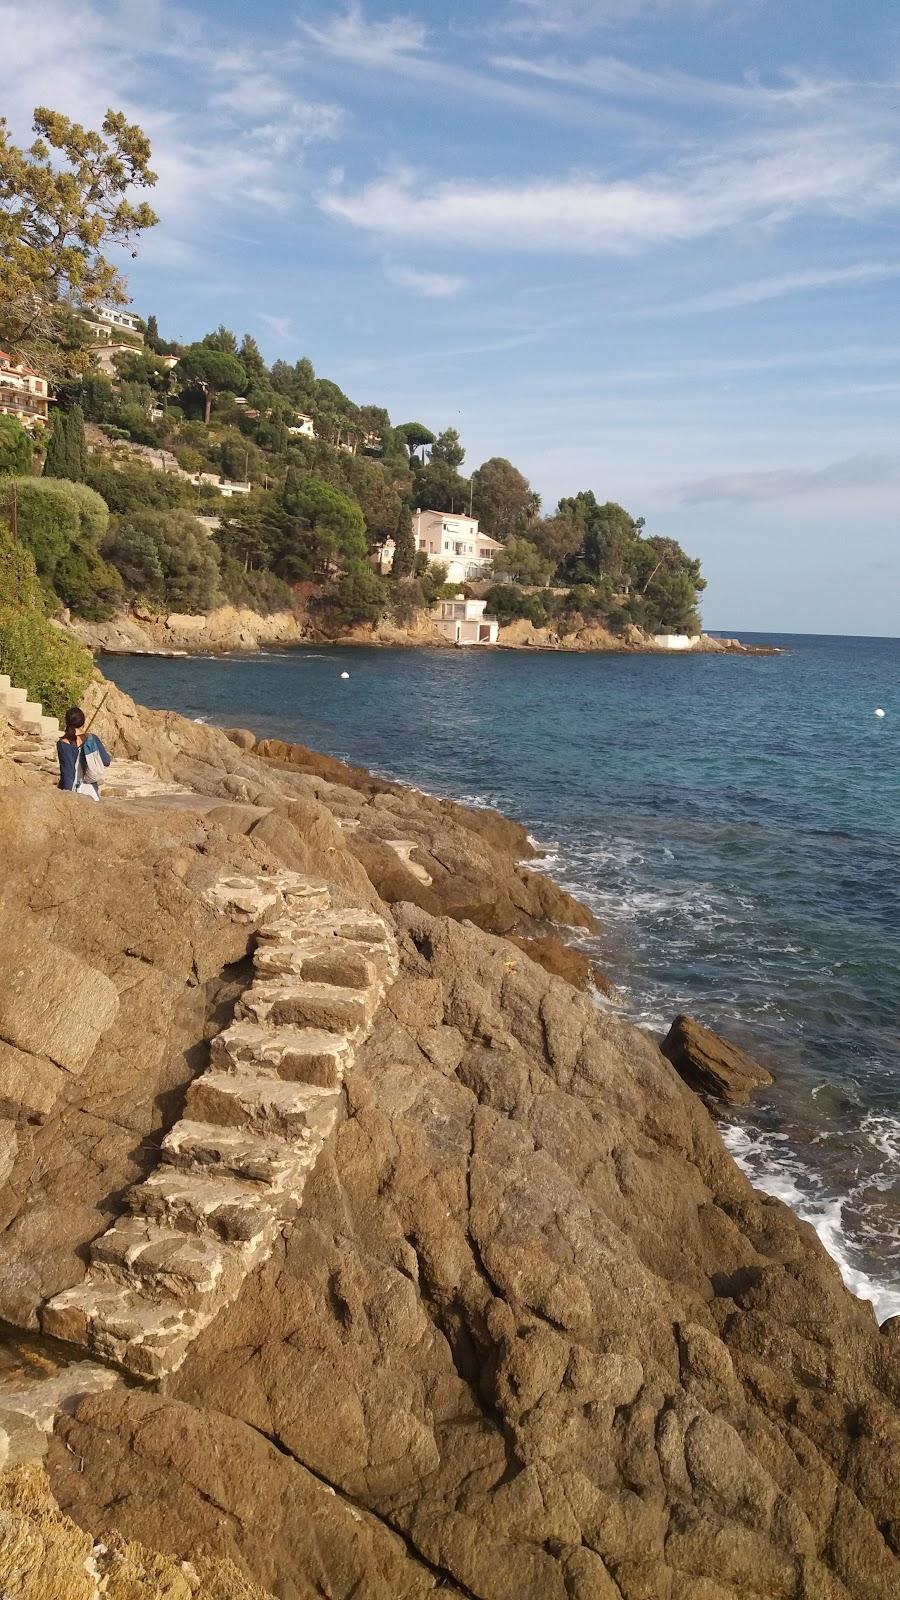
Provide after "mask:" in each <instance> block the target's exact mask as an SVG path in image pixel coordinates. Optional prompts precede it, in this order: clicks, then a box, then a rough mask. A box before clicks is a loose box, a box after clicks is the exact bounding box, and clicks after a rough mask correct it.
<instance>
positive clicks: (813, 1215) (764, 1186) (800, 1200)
mask: <svg viewBox="0 0 900 1600" xmlns="http://www.w3.org/2000/svg"><path fill="white" fill-rule="evenodd" d="M865 1120H866V1121H868V1120H869V1119H865ZM876 1120H878V1121H890V1122H891V1123H892V1131H889V1132H888V1133H887V1135H886V1136H887V1137H888V1139H889V1140H890V1141H893V1140H894V1139H900V1124H898V1123H897V1122H896V1121H894V1120H893V1119H876ZM720 1131H721V1134H722V1138H723V1140H724V1143H725V1145H726V1147H727V1148H728V1150H730V1152H731V1154H732V1155H733V1156H734V1159H735V1161H736V1162H737V1164H738V1166H739V1167H740V1168H741V1170H742V1171H743V1172H745V1173H746V1174H747V1177H748V1178H749V1179H750V1181H751V1183H753V1184H754V1185H755V1187H756V1188H757V1189H761V1190H762V1191H763V1193H764V1194H770V1195H773V1196H774V1197H775V1198H776V1199H778V1200H783V1201H784V1203H785V1205H787V1206H790V1208H791V1210H792V1211H793V1212H794V1214H795V1215H796V1216H798V1217H799V1218H800V1219H801V1221H803V1222H808V1223H809V1224H810V1225H811V1226H812V1227H813V1228H815V1230H816V1233H817V1234H818V1236H819V1239H820V1241H821V1243H822V1244H823V1245H824V1247H825V1249H826V1250H827V1251H828V1254H829V1255H830V1256H831V1259H832V1261H834V1262H835V1263H836V1264H837V1266H838V1267H839V1269H840V1273H841V1277H842V1278H843V1280H844V1283H845V1284H846V1286H847V1288H848V1289H849V1290H850V1291H851V1293H852V1294H855V1295H856V1296H857V1297H858V1299H860V1300H868V1301H870V1302H871V1304H872V1306H873V1307H874V1310H875V1315H876V1317H877V1318H878V1321H879V1322H885V1321H886V1320H887V1319H888V1317H895V1316H898V1315H900V1289H898V1288H897V1287H896V1286H895V1285H894V1284H892V1283H886V1282H884V1281H883V1280H881V1279H879V1278H876V1277H873V1276H872V1275H871V1274H870V1273H869V1272H866V1271H865V1270H864V1268H862V1267H861V1266H859V1265H858V1264H856V1263H854V1261H853V1260H852V1241H851V1238H850V1236H849V1234H848V1231H847V1229H846V1228H845V1225H844V1210H845V1208H846V1207H847V1206H848V1205H849V1204H850V1202H851V1200H852V1198H853V1195H852V1193H848V1194H847V1195H843V1196H841V1195H831V1196H827V1195H822V1194H818V1195H816V1194H815V1193H811V1192H809V1190H808V1189H807V1188H804V1187H802V1186H801V1185H802V1184H804V1183H805V1184H807V1185H809V1186H810V1189H813V1188H814V1187H815V1186H816V1185H818V1184H819V1183H820V1179H819V1177H818V1175H816V1174H813V1173H810V1172H807V1171H805V1170H804V1169H803V1167H802V1166H801V1165H800V1163H799V1162H798V1160H797V1157H796V1154H795V1152H794V1151H793V1150H792V1149H791V1143H790V1138H789V1136H788V1135H787V1134H778V1133H762V1132H760V1131H759V1130H754V1129H749V1128H745V1127H742V1126H740V1125H739V1124H734V1125H732V1126H731V1127H726V1128H722V1129H721V1130H720Z"/></svg>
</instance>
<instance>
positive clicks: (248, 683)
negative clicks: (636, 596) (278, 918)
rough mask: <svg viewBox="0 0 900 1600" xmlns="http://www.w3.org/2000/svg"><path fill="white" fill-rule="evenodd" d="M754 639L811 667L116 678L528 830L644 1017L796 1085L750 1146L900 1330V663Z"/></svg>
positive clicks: (718, 660)
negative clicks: (586, 912)
mask: <svg viewBox="0 0 900 1600" xmlns="http://www.w3.org/2000/svg"><path fill="white" fill-rule="evenodd" d="M744 637H745V638H747V639H748V640H749V641H750V642H753V643H771V644H776V645H780V646H783V647H784V651H785V653H784V654H781V655H777V656H760V657H752V658H746V657H744V658H742V657H737V656H696V657H690V656H688V657H676V656H649V655H557V654H537V655H529V654H528V653H526V652H524V651H523V652H505V651H497V652H477V651H471V652H466V651H450V650H448V651H429V650H421V651H419V650H380V649H379V650H375V649H372V650H369V649H361V648H330V649H322V648H319V649H309V650H307V649H294V650H290V651H282V652H271V653H265V654H260V655H255V656H252V657H247V656H241V657H226V658H222V657H216V658H200V659H197V658H191V659H161V658H151V657H128V658H126V657H108V658H105V659H104V660H103V661H102V663H101V664H102V667H103V670H104V672H106V673H107V675H108V676H109V677H111V678H113V679H114V681H115V682H116V683H118V684H119V685H120V686H121V687H122V688H123V689H125V690H127V692H128V693H129V694H132V695H134V696H135V698H136V699H138V700H140V701H141V702H143V703H144V704H145V705H151V706H160V707H164V706H167V707H171V708H173V709H175V710H177V711H180V712H182V713H183V714H184V715H186V716H189V717H200V718H203V719H205V720H209V721H211V722H214V723H219V724H221V725H223V726H229V725H230V726H244V727H249V728H252V729H254V730H255V731H256V732H257V733H258V734H259V735H276V736H279V737H281V738H285V739H294V740H298V741H300V742H301V743H303V744H307V745H311V746H312V747H314V748H315V749H318V750H324V751H328V752H329V753H330V754H331V755H334V756H339V757H341V758H343V759H345V760H347V761H352V762H354V763H357V764H360V765H363V766H367V767H370V768H372V769H373V770H374V771H375V772H378V773H381V774H383V775H386V776H389V777H392V778H397V779H400V780H402V781H404V782H406V783H410V784H413V785H415V786H417V787H419V788H421V789H426V790H430V791H432V792H434V793H437V794H444V795H451V796H454V797H455V798H457V799H460V800H465V801H467V802H469V803H470V804H473V805H491V806H496V807H498V808H499V810H501V811H503V812H506V813H507V814H508V815H510V816H513V817H516V818H518V819H519V820H520V821H521V822H523V823H524V824H525V825H526V827H527V828H528V829H529V831H530V833H531V834H532V836H533V838H534V839H535V840H536V841H538V842H539V843H540V844H541V845H542V846H543V847H544V849H545V850H546V852H547V854H546V858H545V862H544V866H545V868H546V870H548V871H550V872H551V873H552V874H553V876H554V877H555V878H556V879H557V880H558V881H559V882H561V883H563V884H564V885H565V886H566V887H567V888H569V889H571V890H572V891H573V892H574V893H575V894H577V895H578V896H579V897H580V898H581V899H583V900H584V901H585V902H587V903H588V904H589V905H590V906H591V907H592V909H593V910H594V911H595V912H596V914H597V917H598V918H599V921H600V924H601V932H600V935H599V937H598V938H597V939H590V940H582V941H580V942H584V943H586V944H587V945H588V946H589V947H590V949H591V950H592V952H593V954H594V955H595V956H596V959H597V960H598V961H599V962H600V964H601V965H602V966H603V967H604V968H605V969H606V970H607V972H608V973H609V974H610V976H611V977H612V978H613V979H614V981H615V982H616V984H617V985H618V987H619V989H620V991H621V995H622V1006H623V1009H624V1011H625V1013H626V1014H627V1015H629V1016H631V1017H633V1018H634V1019H636V1020H637V1021H639V1022H640V1023H642V1024H643V1025H644V1026H646V1027H648V1028H650V1029H653V1030H655V1031H657V1032H659V1031H662V1030H664V1029H665V1028H667V1027H668V1024H669V1022H670V1021H671V1018H672V1016H673V1015H674V1014H675V1013H676V1012H677V1011H680V1010H686V1011H689V1012H691V1013H692V1014H693V1015H695V1016H697V1017H699V1018H700V1019H701V1020H702V1021H704V1022H706V1023H708V1024H709V1025H710V1026H711V1027H713V1028H716V1029H718V1030H719V1031H721V1032H722V1033H724V1034H727V1035H728V1036H729V1037H731V1038H733V1039H734V1040H735V1041H736V1042H738V1043H740V1044H742V1045H743V1046H744V1047H745V1048H748V1049H749V1050H750V1051H751V1053H753V1054H754V1055H755V1056H756V1057H757V1058H758V1059H759V1060H761V1061H763V1062H764V1063H765V1064H766V1065H767V1066H769V1068H770V1069H771V1071H772V1072H773V1073H774V1075H775V1083H774V1085H773V1087H772V1088H771V1089H770V1090H768V1091H766V1093H765V1094H764V1095H762V1096H761V1097H760V1098H759V1099H758V1100H757V1101H756V1102H755V1104H754V1105H753V1106H752V1107H751V1108H749V1109H747V1110H746V1111H738V1112H729V1113H728V1115H727V1117H726V1118H725V1119H724V1120H723V1124H722V1127H723V1133H724V1135H725V1138H726V1140H727V1143H728V1145H729V1147H730V1148H731V1150H732V1151H733V1152H734V1154H735V1156H736V1158H737V1159H738V1160H739V1161H740V1163H741V1164H742V1166H743V1167H744V1168H745V1170H746V1171H747V1172H748V1173H749V1174H750V1176H751V1177H752V1178H753V1180H754V1182H755V1183H757V1184H758V1185H759V1186H760V1187H762V1188H764V1189H766V1190H768V1191H770V1192H771V1193H773V1194H777V1195H780V1196H781V1197H782V1198H783V1199H784V1200H786V1201H787V1202H788V1203H789V1204H790V1205H791V1206H793V1208H794V1209H795V1210H796V1211H797V1212H798V1214H799V1215H801V1216H802V1217H804V1218H806V1219H807V1220H808V1221H809V1222H811V1223H812V1224H813V1225H814V1226H815V1228H816V1229H817V1230H818V1232H819V1234H820V1237H821V1238H822V1239H823V1241H824V1243H825V1244H826V1246H827V1247H828V1249H829V1250H830V1252H831V1254H832V1255H833V1256H834V1257H835V1259H836V1260H837V1261H838V1262H839V1264H840V1266H841V1269H842V1271H843V1273H844V1276H845V1279H846V1281H847V1283H848V1284H849V1286H850V1287H851V1288H852V1289H854V1290H855V1292H856V1293H857V1294H860V1295H862V1296H864V1297H866V1298H868V1299H870V1300H872V1301H873V1303H874V1305H875V1308H876V1311H877V1313H878V1316H879V1317H880V1318H882V1319H883V1318H885V1317H888V1316H891V1315H896V1314H898V1313H900V1014H898V999H900V997H898V975H900V639H851V638H824V637H813V636H803V635H800V636H792V637H791V636H782V637H779V638H772V639H769V638H765V639H764V638H762V636H749V635H744ZM342 673H349V677H342ZM877 707H880V708H882V709H883V710H884V711H885V713H886V715H885V716H884V717H883V718H879V717H876V716H875V715H874V712H875V709H876V708H877Z"/></svg>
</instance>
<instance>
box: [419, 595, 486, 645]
mask: <svg viewBox="0 0 900 1600" xmlns="http://www.w3.org/2000/svg"><path fill="white" fill-rule="evenodd" d="M486 605H487V601H486V600H467V599H466V598H465V596H464V595H461V594H458V595H456V596H455V597H454V599H452V600H439V601H438V602H437V605H436V606H435V607H434V609H433V611H432V612H431V616H432V618H433V619H434V621H435V622H436V623H437V625H438V628H439V629H440V631H441V633H442V634H443V635H444V638H445V639H449V641H450V643H451V644H496V643H497V636H498V634H499V632H500V624H499V622H498V621H497V618H496V617H486V616H485V614H484V608H485V606H486Z"/></svg>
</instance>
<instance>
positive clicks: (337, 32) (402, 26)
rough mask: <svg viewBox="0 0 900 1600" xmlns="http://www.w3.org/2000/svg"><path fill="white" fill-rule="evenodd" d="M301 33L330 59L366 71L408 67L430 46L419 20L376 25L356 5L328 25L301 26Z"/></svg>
mask: <svg viewBox="0 0 900 1600" xmlns="http://www.w3.org/2000/svg"><path fill="white" fill-rule="evenodd" d="M301 32H302V33H303V34H304V35H305V37H306V38H307V39H309V40H311V41H312V42H313V43H314V44H317V45H319V46H320V48H321V49H322V50H325V51H327V53H328V54H329V55H333V56H338V57H340V59H341V60H343V61H355V62H357V63H358V64H359V65H360V66H363V67H389V68H395V67H397V66H401V65H402V66H404V67H405V66H408V65H409V63H410V61H411V60H415V59H416V58H417V57H420V56H422V55H423V53H424V52H425V49H426V46H427V42H428V30H427V29H426V27H425V24H424V22H421V21H420V20H419V19H418V18H417V17H389V18H388V19H387V21H384V22H374V21H370V20H369V18H368V17H367V16H366V15H365V12H364V11H363V9H362V6H360V5H356V4H352V5H350V6H349V7H348V9H347V10H346V11H345V12H344V13H343V14H338V15H337V16H330V17H329V18H328V20H327V21H322V22H304V23H301Z"/></svg>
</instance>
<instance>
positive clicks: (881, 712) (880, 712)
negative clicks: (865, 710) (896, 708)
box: [875, 706, 885, 717]
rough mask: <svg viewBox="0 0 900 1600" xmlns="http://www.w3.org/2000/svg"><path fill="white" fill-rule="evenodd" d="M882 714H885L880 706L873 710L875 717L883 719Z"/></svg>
mask: <svg viewBox="0 0 900 1600" xmlns="http://www.w3.org/2000/svg"><path fill="white" fill-rule="evenodd" d="M884 714H885V713H884V712H883V711H882V709H881V707H880V706H876V708H875V715H876V717H883V716H884Z"/></svg>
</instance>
